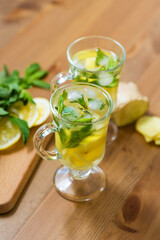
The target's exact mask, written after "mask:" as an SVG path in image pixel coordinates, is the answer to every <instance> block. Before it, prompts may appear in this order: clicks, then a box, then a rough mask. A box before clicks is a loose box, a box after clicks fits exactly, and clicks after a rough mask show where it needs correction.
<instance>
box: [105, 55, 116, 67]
mask: <svg viewBox="0 0 160 240" xmlns="http://www.w3.org/2000/svg"><path fill="white" fill-rule="evenodd" d="M116 66H117V61H115V60H114V58H113V57H112V56H111V57H110V59H109V61H108V67H107V68H108V69H109V70H110V69H113V68H115V67H116Z"/></svg>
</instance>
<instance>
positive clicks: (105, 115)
mask: <svg viewBox="0 0 160 240" xmlns="http://www.w3.org/2000/svg"><path fill="white" fill-rule="evenodd" d="M74 85H75V86H76V85H84V86H92V87H95V88H98V89H100V90H101V91H102V92H103V93H104V94H105V96H106V98H107V99H108V100H109V101H108V106H109V107H108V110H107V112H106V113H105V114H104V116H103V117H102V118H101V119H99V120H97V121H95V122H91V123H76V122H71V121H68V120H66V119H64V118H62V117H61V116H60V115H59V114H58V112H57V111H56V110H55V109H54V107H53V106H52V102H53V98H54V97H55V95H56V94H57V93H58V92H60V91H61V90H62V89H65V88H67V87H70V86H74ZM50 108H51V111H52V113H53V114H54V115H55V116H56V117H58V118H59V119H60V120H62V121H64V122H67V123H69V124H73V125H77V126H78V125H79V126H82V125H83V126H84V125H90V124H96V123H98V122H101V121H102V120H104V119H105V118H108V117H109V115H110V114H111V112H112V110H113V100H112V98H111V96H110V94H109V93H108V92H107V91H106V90H105V89H103V88H102V87H100V86H98V85H95V84H92V83H80V82H78V83H69V84H66V85H64V86H62V87H59V88H58V89H57V90H55V91H54V93H53V94H52V96H51V98H50Z"/></svg>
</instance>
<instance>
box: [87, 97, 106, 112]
mask: <svg viewBox="0 0 160 240" xmlns="http://www.w3.org/2000/svg"><path fill="white" fill-rule="evenodd" d="M102 104H103V101H102V100H101V99H99V98H97V99H91V100H89V102H88V107H89V109H91V110H100V109H102Z"/></svg>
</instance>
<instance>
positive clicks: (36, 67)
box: [25, 63, 40, 76]
mask: <svg viewBox="0 0 160 240" xmlns="http://www.w3.org/2000/svg"><path fill="white" fill-rule="evenodd" d="M38 70H40V65H39V64H38V63H33V64H31V65H30V66H29V67H28V68H26V71H25V75H26V76H31V75H32V74H33V73H35V72H36V71H38Z"/></svg>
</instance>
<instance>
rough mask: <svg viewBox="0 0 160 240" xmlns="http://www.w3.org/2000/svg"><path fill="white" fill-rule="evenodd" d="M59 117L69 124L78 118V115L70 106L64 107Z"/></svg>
mask: <svg viewBox="0 0 160 240" xmlns="http://www.w3.org/2000/svg"><path fill="white" fill-rule="evenodd" d="M61 115H62V117H63V118H65V119H66V120H68V121H70V122H74V121H75V120H76V119H77V118H78V113H77V111H76V109H74V107H72V106H67V107H64V109H63V111H62V114H61Z"/></svg>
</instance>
